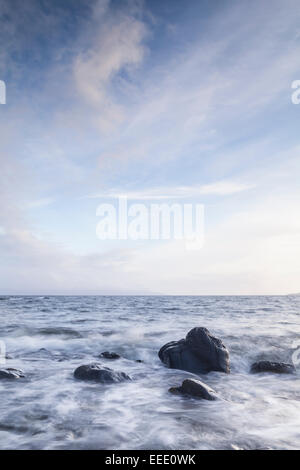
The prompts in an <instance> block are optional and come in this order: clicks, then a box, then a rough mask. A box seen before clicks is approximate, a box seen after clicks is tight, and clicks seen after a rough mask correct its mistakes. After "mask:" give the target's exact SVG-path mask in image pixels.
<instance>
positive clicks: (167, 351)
mask: <svg viewBox="0 0 300 470" xmlns="http://www.w3.org/2000/svg"><path fill="white" fill-rule="evenodd" d="M158 356H159V358H160V360H161V361H162V362H163V363H164V364H165V365H166V366H167V367H170V368H171V369H181V370H186V371H188V372H193V373H196V374H203V373H208V372H210V371H219V372H226V373H229V372H230V362H229V352H228V350H227V348H226V347H225V346H224V344H223V343H222V341H221V340H220V339H218V338H216V337H215V336H213V335H212V334H211V333H210V332H209V331H208V330H207V329H206V328H199V327H198V328H193V329H192V330H191V331H189V333H188V334H187V335H186V338H185V339H181V340H180V341H172V342H170V343H167V344H165V345H164V346H163V347H162V348H161V349H160V351H159V353H158Z"/></svg>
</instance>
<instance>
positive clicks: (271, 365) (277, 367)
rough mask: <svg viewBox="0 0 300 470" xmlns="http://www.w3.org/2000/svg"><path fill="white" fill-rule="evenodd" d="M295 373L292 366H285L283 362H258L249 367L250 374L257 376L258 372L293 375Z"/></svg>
mask: <svg viewBox="0 0 300 470" xmlns="http://www.w3.org/2000/svg"><path fill="white" fill-rule="evenodd" d="M295 371H296V369H295V367H294V366H293V364H287V363H285V362H271V361H259V362H254V364H252V366H251V372H252V373H253V374H259V373H260V372H273V373H275V374H293V373H294V372H295Z"/></svg>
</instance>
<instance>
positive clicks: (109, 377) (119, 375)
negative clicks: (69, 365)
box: [74, 363, 131, 383]
mask: <svg viewBox="0 0 300 470" xmlns="http://www.w3.org/2000/svg"><path fill="white" fill-rule="evenodd" d="M74 377H75V378H76V379H80V380H91V381H94V382H101V383H117V382H123V381H124V380H131V379H130V377H129V375H127V374H125V373H124V372H119V371H115V370H112V369H109V368H108V367H104V366H103V365H102V364H99V363H93V364H86V365H83V366H80V367H77V369H76V370H75V371H74Z"/></svg>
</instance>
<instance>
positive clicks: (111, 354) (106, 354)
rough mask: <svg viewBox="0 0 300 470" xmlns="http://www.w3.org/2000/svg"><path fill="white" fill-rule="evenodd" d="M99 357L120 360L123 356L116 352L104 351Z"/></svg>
mask: <svg viewBox="0 0 300 470" xmlns="http://www.w3.org/2000/svg"><path fill="white" fill-rule="evenodd" d="M99 357H104V358H105V359H120V357H121V356H119V354H117V353H115V352H110V351H104V352H102V353H101V354H99Z"/></svg>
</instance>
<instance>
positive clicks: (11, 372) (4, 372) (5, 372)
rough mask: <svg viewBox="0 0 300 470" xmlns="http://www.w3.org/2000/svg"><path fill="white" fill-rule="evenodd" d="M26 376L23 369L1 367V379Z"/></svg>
mask: <svg viewBox="0 0 300 470" xmlns="http://www.w3.org/2000/svg"><path fill="white" fill-rule="evenodd" d="M23 377H25V375H24V373H23V372H22V371H21V370H18V369H13V368H12V367H8V368H7V369H0V379H9V380H14V379H20V378H23Z"/></svg>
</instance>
